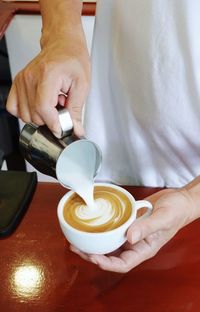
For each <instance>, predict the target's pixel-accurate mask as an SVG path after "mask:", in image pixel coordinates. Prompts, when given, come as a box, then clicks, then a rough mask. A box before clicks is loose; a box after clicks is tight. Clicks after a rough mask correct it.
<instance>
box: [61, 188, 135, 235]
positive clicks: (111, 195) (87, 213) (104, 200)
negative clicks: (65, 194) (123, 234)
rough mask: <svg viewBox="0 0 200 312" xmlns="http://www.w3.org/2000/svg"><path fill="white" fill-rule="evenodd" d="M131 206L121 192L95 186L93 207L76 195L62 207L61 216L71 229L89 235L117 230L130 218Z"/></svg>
mask: <svg viewBox="0 0 200 312" xmlns="http://www.w3.org/2000/svg"><path fill="white" fill-rule="evenodd" d="M131 212H132V204H131V202H130V200H129V198H128V197H127V196H126V195H125V194H124V193H122V192H121V191H119V190H117V189H115V188H112V187H107V186H106V187H105V186H95V188H94V207H88V206H86V204H85V202H84V201H83V199H82V198H81V197H80V196H79V195H78V194H76V193H74V194H73V195H71V196H70V197H69V198H68V200H67V202H66V203H65V205H64V210H63V216H64V219H65V221H66V222H67V223H68V224H69V225H71V226H72V227H73V228H75V229H78V230H81V231H84V232H91V233H98V232H106V231H110V230H113V229H115V228H118V227H119V226H121V225H122V224H123V223H125V222H126V221H127V220H128V219H129V218H130V216H131Z"/></svg>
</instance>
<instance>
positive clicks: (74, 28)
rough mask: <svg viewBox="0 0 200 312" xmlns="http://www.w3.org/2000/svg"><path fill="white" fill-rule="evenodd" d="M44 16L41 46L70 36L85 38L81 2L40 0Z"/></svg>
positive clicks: (77, 0) (78, 0)
mask: <svg viewBox="0 0 200 312" xmlns="http://www.w3.org/2000/svg"><path fill="white" fill-rule="evenodd" d="M40 10H41V15H42V37H41V46H42V47H43V46H44V45H45V44H46V43H48V42H49V41H51V39H52V40H55V38H56V39H61V40H63V39H64V38H67V37H68V36H71V35H73V36H76V37H79V38H80V39H82V38H83V37H84V34H83V29H82V23H81V11H82V1H81V0H54V1H49V0H40Z"/></svg>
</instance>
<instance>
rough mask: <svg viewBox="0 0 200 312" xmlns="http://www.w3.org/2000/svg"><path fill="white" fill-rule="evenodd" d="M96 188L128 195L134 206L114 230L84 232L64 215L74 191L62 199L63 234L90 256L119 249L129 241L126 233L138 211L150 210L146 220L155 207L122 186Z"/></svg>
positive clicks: (59, 210) (61, 222)
mask: <svg viewBox="0 0 200 312" xmlns="http://www.w3.org/2000/svg"><path fill="white" fill-rule="evenodd" d="M95 186H104V187H109V188H113V189H116V190H119V191H121V192H122V193H123V194H124V195H126V197H127V198H128V199H129V201H130V203H131V205H132V213H131V215H130V217H129V219H128V220H127V221H126V222H125V223H123V224H122V225H121V226H119V227H117V228H115V229H113V230H110V231H106V232H99V233H90V232H84V231H81V230H78V229H75V228H73V227H72V226H71V225H69V224H68V223H67V222H66V220H65V219H64V215H63V210H64V206H65V203H66V202H67V201H68V199H69V198H70V196H72V195H73V194H74V192H73V191H69V192H68V193H67V194H65V195H64V196H63V197H62V198H61V200H60V202H59V204H58V208H57V215H58V220H59V223H60V227H61V229H62V232H63V234H64V236H65V237H66V239H67V240H68V241H69V242H70V243H71V244H72V245H74V246H75V247H76V248H78V249H79V250H81V251H83V252H85V253H88V254H107V253H110V252H112V251H114V250H116V249H118V248H119V247H120V246H122V245H123V244H124V243H125V241H126V240H127V238H126V232H127V230H128V228H129V227H130V225H131V224H132V223H133V222H134V221H135V219H136V216H137V211H138V210H139V209H140V208H143V207H146V208H148V210H147V211H146V212H145V213H144V214H143V215H142V216H141V217H140V218H144V217H147V216H149V215H150V214H151V211H152V209H153V206H152V204H151V203H150V202H149V201H147V200H138V201H136V200H135V199H134V197H133V196H132V195H131V194H130V193H129V192H128V191H127V190H125V189H124V188H122V187H120V186H117V185H113V184H108V183H95ZM137 219H138V218H137Z"/></svg>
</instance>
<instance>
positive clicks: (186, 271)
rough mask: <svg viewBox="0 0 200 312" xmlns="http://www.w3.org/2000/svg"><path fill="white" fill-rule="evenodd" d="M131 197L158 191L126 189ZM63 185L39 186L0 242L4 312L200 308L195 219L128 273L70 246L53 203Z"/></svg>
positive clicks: (199, 246)
mask: <svg viewBox="0 0 200 312" xmlns="http://www.w3.org/2000/svg"><path fill="white" fill-rule="evenodd" d="M128 190H129V191H130V192H131V193H132V194H133V195H134V196H135V198H136V199H141V198H144V197H146V196H147V195H150V194H152V193H153V192H155V191H157V189H151V188H140V187H128ZM65 192H66V189H64V188H62V187H61V186H60V185H58V184H54V183H52V184H51V183H38V186H37V189H36V193H35V195H34V197H33V200H32V202H31V204H30V206H29V209H28V211H27V213H26V214H25V216H24V218H23V220H22V221H21V223H20V225H19V226H18V228H17V230H16V231H15V232H14V233H13V234H12V235H11V236H9V237H7V238H5V239H2V240H1V241H0V246H1V251H0V309H1V311H5V312H7V311H9V312H12V311H20V312H23V311H36V312H40V311H43V312H45V311H70V312H73V311H75V312H76V311H87V312H90V311H95V312H101V311H136V312H140V311H144V312H146V311H149V312H151V311H158V312H165V311H168V312H181V311H184V312H186V311H195V312H199V311H200V295H199V294H200V240H199V236H200V221H196V222H194V223H192V224H190V225H189V226H187V227H186V228H184V229H183V230H181V231H180V232H179V233H178V234H177V235H176V236H175V237H174V238H173V239H172V240H171V242H169V243H168V244H167V245H166V246H165V247H163V249H161V250H160V252H159V253H158V254H157V255H156V256H155V257H154V258H152V259H150V260H148V261H146V262H145V263H143V264H141V265H140V266H138V267H136V268H135V269H133V270H132V271H130V272H129V273H127V274H118V273H112V272H106V271H102V270H100V269H99V268H98V267H96V266H95V265H94V264H91V263H88V262H86V261H84V260H82V259H81V258H79V257H78V256H77V255H75V254H73V253H72V252H71V251H70V250H69V248H68V247H69V246H68V243H67V241H66V240H65V238H64V237H63V235H62V233H61V230H60V228H59V225H58V221H57V215H56V207H57V204H58V202H59V200H60V198H61V197H62V196H63V195H64V193H65Z"/></svg>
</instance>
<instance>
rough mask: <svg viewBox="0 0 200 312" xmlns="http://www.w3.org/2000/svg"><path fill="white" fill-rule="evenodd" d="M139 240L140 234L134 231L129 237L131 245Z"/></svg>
mask: <svg viewBox="0 0 200 312" xmlns="http://www.w3.org/2000/svg"><path fill="white" fill-rule="evenodd" d="M140 239H141V232H140V231H139V230H135V231H133V233H132V236H131V242H132V244H134V243H137V242H138V241H139V240H140Z"/></svg>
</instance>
